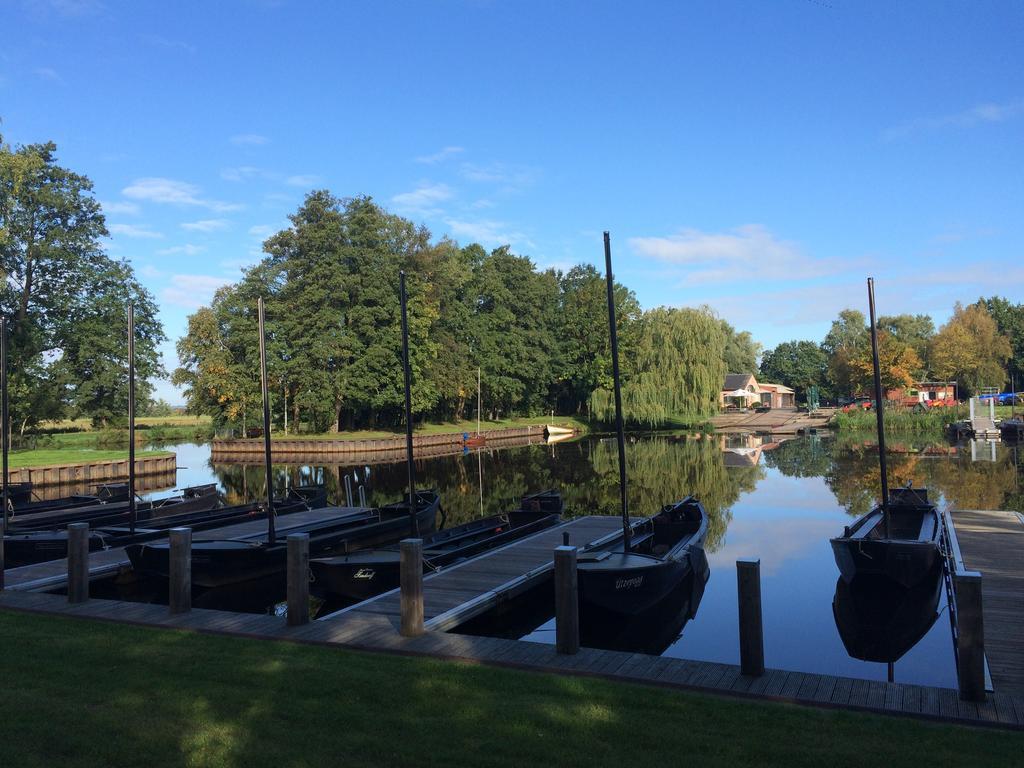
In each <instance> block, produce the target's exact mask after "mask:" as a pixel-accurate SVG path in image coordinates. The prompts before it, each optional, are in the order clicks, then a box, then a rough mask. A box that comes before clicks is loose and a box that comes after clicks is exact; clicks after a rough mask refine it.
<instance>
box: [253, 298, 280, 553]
mask: <svg viewBox="0 0 1024 768" xmlns="http://www.w3.org/2000/svg"><path fill="white" fill-rule="evenodd" d="M256 314H257V316H258V317H259V334H260V387H261V388H262V390H263V462H264V464H265V465H266V474H267V542H268V543H269V544H271V545H273V544H276V543H277V531H276V530H275V529H274V472H273V468H272V465H271V460H270V388H269V387H268V386H267V336H266V333H265V332H264V318H263V297H262V296H260V297H259V299H257V300H256Z"/></svg>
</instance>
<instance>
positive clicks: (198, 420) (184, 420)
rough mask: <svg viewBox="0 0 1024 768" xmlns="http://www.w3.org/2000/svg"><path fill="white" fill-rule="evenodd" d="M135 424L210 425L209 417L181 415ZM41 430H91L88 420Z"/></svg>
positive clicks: (49, 425) (144, 418) (66, 421)
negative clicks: (73, 428) (75, 428)
mask: <svg viewBox="0 0 1024 768" xmlns="http://www.w3.org/2000/svg"><path fill="white" fill-rule="evenodd" d="M135 423H136V424H137V425H138V424H152V425H154V426H156V425H159V426H166V427H205V426H207V425H208V424H209V423H210V417H209V416H191V415H189V414H181V415H178V416H137V417H136V418H135ZM39 426H40V428H41V429H70V428H72V427H78V428H79V429H86V430H91V429H92V422H91V421H90V420H89V419H62V420H60V421H44V422H43V423H42V424H40V425H39Z"/></svg>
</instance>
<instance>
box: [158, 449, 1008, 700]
mask: <svg viewBox="0 0 1024 768" xmlns="http://www.w3.org/2000/svg"><path fill="white" fill-rule="evenodd" d="M891 443H892V445H891V450H892V455H891V457H890V464H889V476H890V481H891V483H892V484H893V485H896V484H903V483H906V482H908V481H912V482H913V483H914V485H915V486H924V487H928V488H929V489H930V490H931V492H932V494H933V498H934V499H935V500H936V501H937V502H938V503H939V506H940V508H943V507H944V506H945V505H947V504H953V505H954V506H957V507H960V508H964V509H1016V510H1018V511H1024V494H1022V492H1021V485H1022V483H1021V475H1022V469H1021V467H1022V457H1020V456H1018V452H1017V449H1016V448H1013V447H1009V446H1006V445H1003V444H997V445H996V447H995V450H994V452H993V450H992V449H991V448H990V446H989V444H984V445H981V446H974V449H973V451H972V448H971V447H970V446H964V447H960V448H955V447H950V446H948V445H945V444H938V445H935V444H929V443H928V442H927V441H924V442H922V441H900V440H892V441H891ZM169 448H170V449H171V450H174V451H175V452H176V453H177V454H178V464H179V472H178V485H179V487H181V486H183V485H190V484H198V483H204V482H211V481H215V482H217V483H218V484H219V485H220V487H221V488H222V490H224V492H225V493H226V494H227V495H228V497H229V499H230V500H231V501H232V502H240V501H242V500H244V499H246V498H259V497H262V495H263V494H264V493H265V490H264V484H263V471H262V466H261V465H260V464H259V463H258V462H254V463H253V464H252V465H249V466H243V465H240V464H218V465H216V466H215V465H213V464H212V462H211V460H210V451H209V447H208V446H206V445H195V444H181V445H174V446H169ZM627 453H628V457H629V458H628V472H629V502H630V511H631V513H632V514H635V515H646V514H653V513H654V512H656V511H657V510H658V509H659V508H660V506H661V505H662V504H664V503H666V502H668V501H671V500H675V499H678V498H681V497H682V496H684V495H686V494H689V493H692V494H694V495H696V496H698V497H699V498H700V499H701V500H702V501H703V503H704V505H705V508H706V510H707V512H708V515H709V523H710V524H709V533H708V538H707V541H706V549H707V553H708V560H709V563H710V566H711V579H710V581H709V583H708V585H707V589H706V591H705V594H704V598H703V601H702V602H701V605H700V609H699V612H698V614H697V616H696V618H695V619H694V620H692V621H690V622H688V623H687V624H686V625H685V627H684V628H683V630H682V634H681V636H680V637H678V638H677V639H676V640H675V641H673V642H671V643H670V644H669V645H668V647H667V648H666V649H665V650H664V654H665V655H668V656H675V657H685V658H691V659H702V660H708V661H718V662H727V663H736V662H737V661H738V658H739V648H738V629H737V625H738V620H737V606H736V567H735V562H736V559H737V558H741V557H758V558H760V560H761V585H762V602H763V615H764V641H765V662H766V664H767V665H768V666H770V667H779V668H783V669H790V670H799V671H805V672H819V673H827V674H835V675H846V676H852V677H860V678H866V679H877V680H884V679H886V676H887V672H888V670H887V667H886V664H884V663H878V662H866V661H860V660H857V659H854V658H852V657H851V656H850V655H849V653H848V652H847V650H846V648H845V647H844V644H843V640H842V638H841V637H840V634H839V631H838V629H837V622H836V619H835V617H834V615H833V598H834V596H835V594H836V588H837V584H836V582H837V576H838V571H837V569H836V566H835V563H834V561H833V558H832V552H831V548H830V545H829V538H830V537H831V536H835V535H838V534H840V533H841V532H842V529H843V526H844V525H847V524H849V523H850V522H851V521H852V520H853V519H855V518H856V517H857V516H859V515H861V514H863V513H864V512H866V511H868V510H869V509H870V508H871V506H872V505H873V504H874V503H875V496H876V493H877V488H878V483H879V478H878V475H879V472H878V463H877V452H876V450H875V448H874V445H873V442H872V441H871V439H870V438H869V437H865V438H849V437H841V438H833V437H821V436H810V437H801V438H796V439H791V440H787V441H785V442H782V443H781V444H779V443H775V442H772V439H771V438H769V437H760V436H756V435H734V436H715V437H711V436H690V435H658V436H634V437H631V438H630V441H629V443H628V445H627ZM972 454H973V457H974V460H972ZM993 459H994V460H993ZM616 461H617V457H616V452H615V445H614V441H613V440H610V439H606V438H598V437H591V438H584V439H582V440H578V441H575V442H570V443H561V444H557V445H551V446H544V445H533V446H525V447H519V448H507V449H488V448H483V449H481V450H480V451H478V452H477V451H473V452H468V453H464V454H461V455H454V456H446V457H441V458H431V459H424V460H419V461H417V477H418V482H419V484H420V485H421V486H422V487H435V488H437V489H438V490H439V491H440V492H441V494H442V503H443V505H444V508H445V511H446V519H447V524H448V525H454V524H457V523H460V522H465V521H467V520H470V519H472V518H473V517H476V516H480V515H484V514H493V513H495V512H498V511H501V510H502V509H505V508H508V506H509V505H510V504H512V503H513V502H514V500H515V499H517V498H518V497H519V496H520V495H521V494H522V493H524V492H527V491H535V490H541V489H543V488H548V487H553V488H558V489H560V490H561V491H562V493H563V496H564V498H565V501H566V507H567V513H568V514H569V515H584V514H616V513H617V504H618V484H617V483H618V474H617V465H616ZM345 474H351V475H352V477H353V479H354V481H355V483H356V484H358V483H365V485H366V488H367V491H368V496H369V501H370V503H371V504H381V503H386V502H389V501H394V500H397V499H399V498H400V497H401V495H402V491H403V487H404V484H405V466H404V464H402V463H391V464H376V465H372V464H371V465H359V466H355V467H353V466H313V467H310V466H296V465H289V466H285V465H281V466H275V478H274V484H275V486H276V487H277V488H283V487H284V485H285V484H286V483H292V484H294V483H300V482H323V483H325V484H326V485H327V486H328V489H329V492H330V497H331V498H332V500H333V501H335V502H340V501H343V496H344V493H343V491H341V489H342V488H343V485H342V480H341V478H342V477H344V475H345ZM265 588H266V590H267V591H266V599H265V600H263V601H260V600H256V601H250V600H247V601H246V602H247V603H248V604H244V605H243V604H242V601H241V600H239V601H238V602H237V603H235V602H233V600H234V599H233V598H232V597H231V596H230V595H227V596H213V597H209V598H208V599H210V600H211V601H212V600H217V603H216V604H217V606H218V607H222V608H236V609H238V610H267V609H272V608H270V606H271V605H272V604H273V603H274V602H275V601H276V600H279V599H280V597H279V595H278V594H276V593H278V592H279V587H278V588H271V586H269V585H268V586H266V587H265ZM244 594H246V596H247V597H248V598H251V597H252V590H248V591H247V592H244ZM151 599H157V600H159V599H160V597H159V596H156V597H154V598H151ZM164 599H165V598H164ZM877 602H878V601H877V600H875V601H872V603H871V604H872V605H874V604H877ZM548 604H550V603H548ZM937 611H938V612H939V616H938V618H937V620H935V621H934V624H932V625H931V628H930V629H928V631H927V632H926V633H925V634H924V636H923V637H922V638H921V639H920V640H919V641H918V642H917V643H916V645H914V647H913V648H912V649H910V650H909V651H908V652H906V653H905V654H904V655H903V656H902V657H901V658H900V659H899V660H898V661H897V662H896V663H895V667H894V677H895V679H896V680H898V681H904V682H914V683H920V684H929V685H942V686H954V687H955V684H956V674H955V667H954V659H953V649H952V639H951V634H950V627H949V619H948V614H947V613H946V610H945V595H944V592H943V593H942V594H941V595H939V596H938V602H937ZM544 613H545V611H541V612H540V615H539V616H536V615H535V616H533V617H532V618H531V619H530V620H528V622H527V626H525V627H520V628H518V629H517V628H516V627H513V626H511V625H506V626H501V622H498V621H492V622H490V626H487V622H478V625H480V626H484V627H485V629H484V630H483V631H486V632H488V633H495V634H506V635H507V634H509V633H511V634H512V635H513V636H524V637H525V638H526V639H529V640H535V641H539V642H553V640H554V632H553V622H552V621H551V620H550V619H549V617H548V616H545V615H544ZM900 613H901V614H906V613H907V610H906V608H905V607H904V608H901V609H900ZM926 613H927V611H926ZM520 618H521V617H520Z"/></svg>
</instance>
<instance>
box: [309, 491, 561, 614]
mask: <svg viewBox="0 0 1024 768" xmlns="http://www.w3.org/2000/svg"><path fill="white" fill-rule="evenodd" d="M561 512H562V496H561V494H560V493H558V492H557V491H544V492H542V493H535V494H531V495H529V496H524V497H523V499H522V502H521V503H520V506H519V508H517V509H514V510H512V511H510V512H507V513H503V514H499V515H490V516H488V517H484V518H480V519H477V520H472V521H470V522H468V523H463V524H462V525H457V526H455V527H453V528H444V529H442V530H440V531H437V532H436V533H433V534H430V535H428V536H424V537H423V570H424V572H426V573H432V572H437V571H440V570H442V569H444V568H447V567H449V566H452V565H455V564H456V563H460V562H463V561H465V560H467V559H469V558H472V557H476V556H477V555H479V554H481V553H483V552H487V551H490V550H492V549H496V548H497V547H501V546H504V545H505V544H509V543H511V542H513V541H517V540H519V539H522V538H523V537H525V536H529V535H530V534H533V533H537V532H539V531H542V530H544V529H545V528H549V527H550V526H552V525H554V524H555V523H557V522H558V520H559V517H560V515H561ZM400 561H401V553H400V550H399V548H398V547H397V546H394V545H393V546H389V547H384V548H381V549H371V550H362V551H359V552H354V553H352V554H348V555H338V556H336V557H326V558H318V559H314V560H310V562H309V570H310V574H311V575H312V580H313V583H312V585H311V586H312V589H313V592H314V593H316V594H318V595H323V596H326V597H329V598H338V597H343V598H346V599H350V600H365V599H366V598H368V597H372V596H373V595H376V594H379V593H381V592H384V591H386V590H389V589H394V588H395V587H397V586H398V585H399V563H400Z"/></svg>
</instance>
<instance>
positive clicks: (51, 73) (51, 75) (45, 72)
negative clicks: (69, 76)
mask: <svg viewBox="0 0 1024 768" xmlns="http://www.w3.org/2000/svg"><path fill="white" fill-rule="evenodd" d="M32 74H34V75H35V76H36V77H38V78H39V79H40V80H46V81H48V82H51V83H60V84H61V85H63V84H64V78H63V77H61V76H60V73H59V72H57V70H55V69H51V68H50V67H36V68H35V69H33V70H32Z"/></svg>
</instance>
